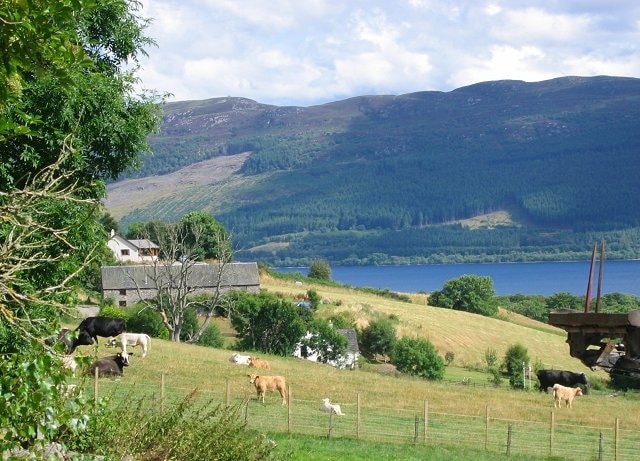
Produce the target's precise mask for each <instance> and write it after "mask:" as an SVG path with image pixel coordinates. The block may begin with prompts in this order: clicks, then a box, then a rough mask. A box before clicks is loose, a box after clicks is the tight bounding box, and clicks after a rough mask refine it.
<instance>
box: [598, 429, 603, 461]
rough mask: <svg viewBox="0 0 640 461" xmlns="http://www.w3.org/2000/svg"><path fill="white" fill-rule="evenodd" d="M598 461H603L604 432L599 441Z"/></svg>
mask: <svg viewBox="0 0 640 461" xmlns="http://www.w3.org/2000/svg"><path fill="white" fill-rule="evenodd" d="M598 461H602V431H600V439H599V440H598Z"/></svg>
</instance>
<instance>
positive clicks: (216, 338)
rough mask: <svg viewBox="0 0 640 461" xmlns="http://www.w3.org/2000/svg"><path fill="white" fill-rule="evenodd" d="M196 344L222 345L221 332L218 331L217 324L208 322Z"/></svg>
mask: <svg viewBox="0 0 640 461" xmlns="http://www.w3.org/2000/svg"><path fill="white" fill-rule="evenodd" d="M198 344H199V345H201V346H207V347H217V348H219V347H222V346H223V345H224V338H223V337H222V333H221V332H220V328H218V325H216V324H215V323H210V324H209V326H207V328H206V329H205V330H204V331H203V332H202V334H201V335H200V338H199V339H198Z"/></svg>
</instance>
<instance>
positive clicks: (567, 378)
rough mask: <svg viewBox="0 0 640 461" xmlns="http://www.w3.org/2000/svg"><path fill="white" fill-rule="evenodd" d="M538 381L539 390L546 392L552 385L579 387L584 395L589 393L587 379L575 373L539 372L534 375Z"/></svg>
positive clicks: (581, 374)
mask: <svg viewBox="0 0 640 461" xmlns="http://www.w3.org/2000/svg"><path fill="white" fill-rule="evenodd" d="M536 376H538V381H539V383H540V384H539V390H540V391H547V389H548V388H550V387H553V385H554V384H560V385H561V386H566V387H576V386H580V388H581V389H582V391H583V392H584V393H585V394H588V393H589V379H588V378H587V375H585V374H584V373H576V372H573V371H566V370H539V371H538V372H537V373H536Z"/></svg>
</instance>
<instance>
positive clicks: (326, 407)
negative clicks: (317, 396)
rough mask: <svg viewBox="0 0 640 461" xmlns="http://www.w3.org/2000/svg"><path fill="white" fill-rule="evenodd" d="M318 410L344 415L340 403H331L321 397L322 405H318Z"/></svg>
mask: <svg viewBox="0 0 640 461" xmlns="http://www.w3.org/2000/svg"><path fill="white" fill-rule="evenodd" d="M320 410H322V411H326V412H327V413H333V414H335V415H338V416H344V413H343V412H342V409H341V408H340V405H338V404H337V403H331V402H330V401H329V399H322V407H320Z"/></svg>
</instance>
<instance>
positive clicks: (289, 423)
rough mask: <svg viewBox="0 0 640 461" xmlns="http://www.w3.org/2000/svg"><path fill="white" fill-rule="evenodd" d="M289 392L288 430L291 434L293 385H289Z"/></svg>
mask: <svg viewBox="0 0 640 461" xmlns="http://www.w3.org/2000/svg"><path fill="white" fill-rule="evenodd" d="M288 391H289V394H288V395H287V404H288V405H287V431H289V434H291V426H292V421H291V404H292V400H293V399H292V398H291V392H292V391H291V385H289V388H288Z"/></svg>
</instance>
